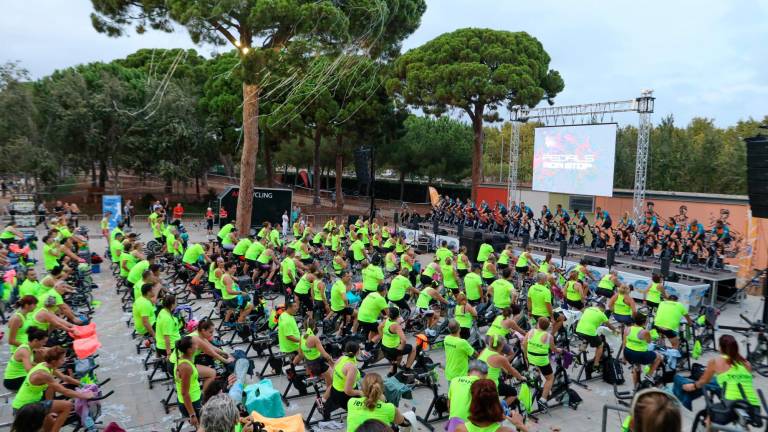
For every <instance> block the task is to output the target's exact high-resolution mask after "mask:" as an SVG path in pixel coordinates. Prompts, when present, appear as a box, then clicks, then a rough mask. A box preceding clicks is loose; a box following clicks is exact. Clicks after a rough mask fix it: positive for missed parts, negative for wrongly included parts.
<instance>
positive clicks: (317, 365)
mask: <svg viewBox="0 0 768 432" xmlns="http://www.w3.org/2000/svg"><path fill="white" fill-rule="evenodd" d="M327 370H328V362H326V361H325V359H324V358H322V357H319V358H316V359H314V360H307V372H309V373H310V374H312V375H313V376H320V375H322V374H324V373H325V371H327Z"/></svg>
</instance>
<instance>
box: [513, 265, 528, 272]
mask: <svg viewBox="0 0 768 432" xmlns="http://www.w3.org/2000/svg"><path fill="white" fill-rule="evenodd" d="M515 271H516V272H518V273H528V266H525V267H518V266H515Z"/></svg>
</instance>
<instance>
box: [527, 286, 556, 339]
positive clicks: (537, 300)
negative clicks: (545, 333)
mask: <svg viewBox="0 0 768 432" xmlns="http://www.w3.org/2000/svg"><path fill="white" fill-rule="evenodd" d="M547 280H548V276H547V274H546V273H537V274H536V283H535V284H533V285H531V287H530V288H528V300H527V301H528V313H529V314H530V315H531V318H533V319H534V320H535V321H538V320H539V318H541V317H546V318H549V319H550V320H551V321H552V322H553V323H554V324H553V325H552V334H557V332H558V331H559V330H560V327H561V325H562V323H563V321H565V316H564V315H563V314H561V313H559V312H555V311H554V310H553V309H552V291H551V290H550V289H549V286H548V285H547Z"/></svg>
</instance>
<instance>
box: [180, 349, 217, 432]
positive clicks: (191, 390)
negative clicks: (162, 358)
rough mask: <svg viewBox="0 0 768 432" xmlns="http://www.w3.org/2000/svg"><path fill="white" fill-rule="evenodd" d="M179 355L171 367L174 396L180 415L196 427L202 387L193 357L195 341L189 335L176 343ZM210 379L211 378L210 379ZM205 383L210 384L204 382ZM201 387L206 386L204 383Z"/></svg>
mask: <svg viewBox="0 0 768 432" xmlns="http://www.w3.org/2000/svg"><path fill="white" fill-rule="evenodd" d="M175 348H176V351H177V352H178V353H179V357H178V359H177V361H176V365H175V367H174V369H173V380H174V383H175V385H176V397H177V400H178V401H179V411H180V412H181V416H182V417H184V418H188V419H189V423H190V424H191V425H192V426H194V427H197V426H199V425H200V422H199V420H198V418H199V416H200V409H201V408H202V405H203V404H202V394H203V389H201V388H200V380H199V378H198V377H199V372H198V370H197V367H196V366H195V363H194V361H195V360H194V359H195V353H197V349H198V346H197V342H195V340H194V338H192V337H190V336H184V337H183V338H181V339H179V341H178V342H177V343H176V347H175ZM211 381H212V380H211ZM205 384H210V383H209V382H206V383H205ZM203 387H207V385H204V386H203Z"/></svg>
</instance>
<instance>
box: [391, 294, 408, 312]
mask: <svg viewBox="0 0 768 432" xmlns="http://www.w3.org/2000/svg"><path fill="white" fill-rule="evenodd" d="M390 301H391V302H392V303H394V304H395V306H397V307H398V308H399V309H406V310H410V309H411V308H410V306H408V295H407V294H406V296H405V297H403V298H401V299H400V300H390Z"/></svg>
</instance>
